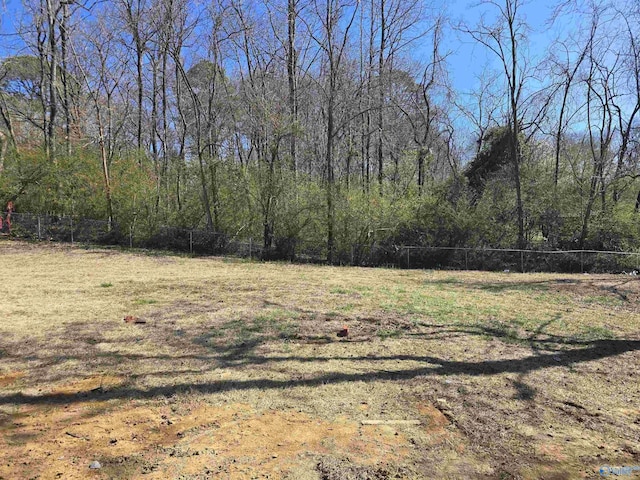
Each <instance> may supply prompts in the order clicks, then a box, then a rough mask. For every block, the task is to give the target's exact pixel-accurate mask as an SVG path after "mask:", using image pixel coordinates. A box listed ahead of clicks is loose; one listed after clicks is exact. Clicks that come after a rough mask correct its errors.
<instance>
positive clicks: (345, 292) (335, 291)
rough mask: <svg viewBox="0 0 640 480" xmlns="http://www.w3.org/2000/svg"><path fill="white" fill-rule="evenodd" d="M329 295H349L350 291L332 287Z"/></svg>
mask: <svg viewBox="0 0 640 480" xmlns="http://www.w3.org/2000/svg"><path fill="white" fill-rule="evenodd" d="M329 293H332V294H334V295H348V294H349V293H351V291H350V290H347V289H346V288H342V287H333V288H332V289H331V290H329Z"/></svg>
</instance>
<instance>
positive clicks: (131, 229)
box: [129, 225, 133, 248]
mask: <svg viewBox="0 0 640 480" xmlns="http://www.w3.org/2000/svg"><path fill="white" fill-rule="evenodd" d="M129 248H133V225H129Z"/></svg>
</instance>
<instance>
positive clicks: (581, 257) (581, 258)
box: [580, 250, 584, 273]
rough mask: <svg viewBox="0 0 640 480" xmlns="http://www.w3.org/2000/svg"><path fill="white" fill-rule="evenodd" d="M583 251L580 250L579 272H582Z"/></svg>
mask: <svg viewBox="0 0 640 480" xmlns="http://www.w3.org/2000/svg"><path fill="white" fill-rule="evenodd" d="M583 254H584V252H583V251H582V250H580V273H584V257H583Z"/></svg>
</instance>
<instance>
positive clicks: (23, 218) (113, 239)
mask: <svg viewBox="0 0 640 480" xmlns="http://www.w3.org/2000/svg"><path fill="white" fill-rule="evenodd" d="M11 221H12V226H11V232H10V233H11V236H13V237H17V238H24V239H28V240H44V241H56V242H71V243H84V244H94V245H119V246H123V247H131V248H149V249H159V250H169V251H175V252H185V253H191V254H197V255H229V256H237V257H243V258H256V259H287V260H295V261H297V262H307V263H324V261H325V259H326V251H325V250H324V249H323V248H313V249H311V248H306V249H305V248H294V251H295V254H294V255H287V258H279V257H278V252H277V249H276V250H274V249H271V250H265V249H264V247H263V245H262V243H261V242H257V241H255V240H254V239H252V238H248V239H240V240H238V239H235V238H229V237H228V236H227V235H225V234H223V233H217V232H211V231H207V230H199V229H186V228H178V227H168V226H162V227H159V228H158V229H157V231H156V232H154V233H153V234H151V235H149V236H148V237H146V238H138V237H137V236H136V232H135V231H134V230H133V229H129V230H128V232H122V230H121V229H120V227H119V225H117V224H111V225H110V224H109V222H107V221H104V220H92V219H86V218H74V217H70V216H61V217H60V216H52V215H36V214H30V213H13V214H12V216H11ZM4 230H5V232H4V233H5V234H6V233H8V232H7V231H6V226H5V229H4ZM335 257H336V259H337V263H339V264H341V265H354V266H365V267H392V268H417V269H455V270H493V271H496V270H497V271H505V270H508V271H514V272H516V271H517V272H567V273H569V272H572V273H579V272H593V273H599V272H610V273H616V272H623V271H624V272H629V273H632V272H637V271H640V252H606V251H597V250H571V251H566V250H519V249H498V248H467V247H426V246H408V245H390V246H389V245H387V246H385V245H378V244H373V245H353V246H352V247H351V249H350V251H341V252H338V253H337V254H336V255H335Z"/></svg>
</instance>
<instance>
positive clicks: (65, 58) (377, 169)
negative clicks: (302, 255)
mask: <svg viewBox="0 0 640 480" xmlns="http://www.w3.org/2000/svg"><path fill="white" fill-rule="evenodd" d="M521 3H522V2H521V1H519V0H496V1H490V2H485V3H482V4H481V5H480V6H478V7H476V8H477V10H478V14H479V15H478V18H481V19H482V20H480V21H478V22H477V23H473V24H469V23H464V22H456V21H454V20H453V19H450V18H447V16H446V15H445V12H444V11H440V10H439V9H438V8H439V7H438V5H434V4H429V3H427V2H425V1H419V0H415V1H414V0H409V1H407V0H366V1H356V0H254V1H251V0H212V1H208V2H196V1H195V0H112V1H109V2H94V1H90V0H24V9H25V10H24V12H25V14H24V18H23V19H22V22H21V24H20V25H21V26H20V28H19V30H18V34H19V37H20V41H19V42H17V43H12V44H11V45H9V43H8V41H6V40H5V38H6V37H0V42H7V43H6V45H5V48H4V51H7V49H9V48H13V50H12V52H13V54H11V55H6V56H5V58H2V59H0V201H1V202H2V203H3V204H6V202H8V201H9V200H12V201H14V203H15V205H16V209H17V211H18V212H20V211H24V212H34V213H51V214H57V215H74V216H79V217H90V218H103V219H105V220H108V221H109V222H111V224H112V225H113V228H114V231H115V230H120V231H122V232H127V234H128V232H130V231H134V232H135V235H136V236H139V237H140V238H147V237H151V236H152V235H153V234H154V232H156V231H157V230H158V228H159V227H160V226H161V225H173V226H178V227H185V228H205V229H207V230H210V231H212V232H220V233H223V234H224V235H225V236H226V237H227V238H249V237H251V238H262V242H263V246H264V249H265V251H267V252H269V255H270V256H272V257H281V258H291V257H293V256H295V253H296V251H300V250H301V249H304V250H309V249H316V250H317V251H318V252H321V254H322V255H325V256H326V258H327V260H328V261H329V262H335V261H341V260H342V259H344V258H347V257H349V256H353V255H354V252H355V254H357V249H358V248H359V247H358V246H361V247H362V248H366V247H367V246H370V245H372V244H374V243H377V244H383V245H384V244H388V245H391V244H405V245H408V244H411V245H429V246H491V247H513V246H517V247H520V248H528V247H539V246H544V247H545V248H547V249H557V248H567V247H570V248H595V249H607V250H628V249H636V248H637V246H638V241H639V240H640V222H639V219H640V218H639V214H638V208H639V205H640V203H639V201H640V194H639V193H638V192H639V189H640V184H639V183H638V180H637V179H638V175H639V174H640V169H639V165H638V156H639V153H640V145H639V143H638V141H639V140H640V129H639V126H640V124H639V123H638V112H639V111H640V35H639V34H640V27H638V25H640V9H639V7H638V5H637V3H633V2H629V3H627V2H624V1H617V2H611V3H607V4H603V3H601V2H584V3H582V2H580V1H577V0H576V1H573V2H565V3H564V4H563V7H562V8H559V9H558V10H556V11H555V12H553V14H554V16H553V17H550V20H549V22H550V23H549V24H550V25H561V26H564V28H562V29H560V30H561V31H562V35H560V36H558V37H557V38H555V39H553V40H550V45H551V47H550V48H549V50H548V52H547V54H546V55H542V56H541V55H533V54H531V53H530V52H531V50H532V49H531V48H530V45H529V37H530V36H531V35H533V32H532V30H531V28H530V27H529V25H527V23H526V19H525V18H526V17H525V15H524V13H523V8H524V7H523V6H522V5H521ZM596 3H597V4H596ZM480 14H482V15H480ZM550 14H551V12H550ZM456 41H458V42H461V41H473V42H475V43H476V44H477V50H478V51H481V52H486V53H487V54H488V55H489V58H491V59H492V60H491V63H490V64H489V65H488V67H487V69H486V70H485V72H486V74H485V75H484V76H483V77H482V78H480V79H479V81H478V85H477V88H475V89H474V90H473V91H471V92H459V91H455V90H454V89H453V88H452V85H451V82H450V78H449V74H448V71H449V64H448V55H449V53H450V52H448V51H447V49H446V48H445V45H451V44H452V42H453V43H455V42H456ZM470 61H471V60H470ZM354 249H355V250H354Z"/></svg>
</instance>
